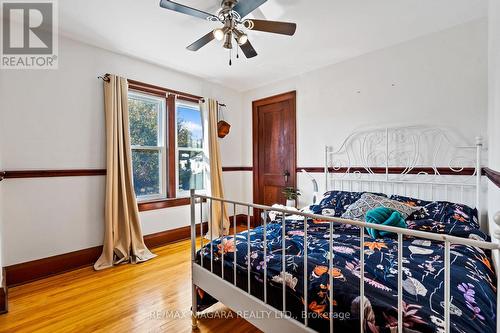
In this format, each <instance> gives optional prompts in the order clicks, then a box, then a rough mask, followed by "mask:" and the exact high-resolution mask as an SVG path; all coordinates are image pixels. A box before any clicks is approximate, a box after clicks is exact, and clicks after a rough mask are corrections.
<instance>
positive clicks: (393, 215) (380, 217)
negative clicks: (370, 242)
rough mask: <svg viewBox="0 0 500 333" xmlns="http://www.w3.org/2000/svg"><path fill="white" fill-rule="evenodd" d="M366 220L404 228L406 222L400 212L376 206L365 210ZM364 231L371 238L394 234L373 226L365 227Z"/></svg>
mask: <svg viewBox="0 0 500 333" xmlns="http://www.w3.org/2000/svg"><path fill="white" fill-rule="evenodd" d="M366 222H368V223H373V224H382V225H387V226H391V227H398V228H403V229H406V222H405V219H404V218H403V216H402V215H401V213H400V212H398V211H396V210H393V209H390V208H386V207H377V208H374V209H371V210H369V211H368V212H366ZM366 231H367V232H368V234H369V235H370V236H372V237H373V238H380V237H387V236H391V235H393V234H394V233H393V232H389V231H383V230H377V229H373V228H366Z"/></svg>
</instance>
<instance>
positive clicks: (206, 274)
mask: <svg viewBox="0 0 500 333" xmlns="http://www.w3.org/2000/svg"><path fill="white" fill-rule="evenodd" d="M205 201H206V204H207V205H208V207H209V209H208V214H209V216H210V218H209V219H208V220H209V221H210V222H209V223H213V220H212V218H211V216H212V212H211V207H212V203H214V202H221V203H223V204H225V205H228V206H229V207H231V206H232V211H233V219H232V222H233V228H234V237H235V235H236V227H237V225H236V216H237V215H238V214H237V211H238V209H240V210H239V211H240V212H244V213H245V215H246V229H247V230H251V225H250V221H251V213H252V210H260V211H263V212H270V211H273V212H278V213H279V214H281V217H282V221H281V223H282V237H283V240H282V249H281V254H282V259H283V261H282V272H281V274H282V282H283V292H282V302H283V303H282V304H283V305H282V310H279V309H276V308H273V307H271V306H270V305H269V304H267V284H268V281H267V267H266V265H264V279H263V281H264V282H263V289H264V297H263V300H260V299H258V298H256V297H255V296H253V295H252V294H251V288H250V286H251V265H250V233H247V242H248V246H247V259H248V262H247V263H246V265H247V270H248V274H247V279H248V281H247V290H243V289H241V288H238V287H237V277H236V270H237V262H236V255H234V261H233V269H234V280H233V283H230V282H228V281H226V280H224V279H223V278H221V277H220V276H219V275H217V274H215V273H214V265H213V248H212V247H213V245H212V243H213V240H214V235H213V234H209V237H210V244H211V245H210V246H211V248H210V265H209V266H210V268H208V267H207V268H205V266H208V265H205V266H204V260H206V259H208V258H203V257H204V256H203V255H201V258H200V263H198V262H197V261H196V253H197V247H196V238H197V235H196V224H197V223H200V224H201V234H202V235H203V232H204V230H203V205H204V202H205ZM197 205H199V207H200V208H199V209H200V210H199V216H198V217H197V214H196V208H197V207H196V206H197ZM286 214H289V215H300V216H303V217H304V272H303V273H304V290H303V293H304V310H303V318H302V319H303V322H301V321H298V320H295V319H293V318H291V317H290V316H288V315H287V312H286V288H287V286H286V281H285V277H286V262H285V260H286V259H285V255H286V246H285V236H286V235H285V215H286ZM308 218H312V219H320V220H321V221H322V222H325V223H327V222H329V228H330V232H329V250H330V258H329V269H330V272H331V270H332V268H333V260H332V257H333V236H334V235H333V230H334V229H333V226H334V223H335V224H339V223H340V224H349V225H351V226H356V227H359V229H360V244H359V245H360V307H359V308H360V311H359V312H360V327H359V330H360V332H365V320H364V319H365V318H363V317H364V311H363V309H364V302H365V300H364V294H365V290H364V285H365V281H364V278H363V277H364V276H365V274H364V272H365V267H364V263H365V260H364V257H365V255H364V248H365V246H364V245H365V244H364V242H365V240H364V232H365V228H366V227H369V228H373V229H377V230H380V231H388V232H391V233H395V234H397V240H398V256H397V264H398V270H397V275H398V283H397V291H398V307H397V313H398V332H401V333H402V332H403V302H402V300H403V289H402V278H403V274H402V272H403V270H402V269H403V236H412V237H417V238H420V239H426V240H433V241H440V242H443V243H444V270H445V273H444V285H445V290H444V296H445V300H444V323H445V328H444V329H445V332H450V305H451V302H450V271H451V267H450V265H451V264H450V245H451V244H456V245H469V246H473V247H478V248H481V249H485V250H491V251H492V252H496V251H498V250H499V249H500V246H499V244H496V243H492V242H486V241H478V240H474V239H469V238H460V237H455V236H450V235H443V234H434V233H429V232H423V231H418V230H411V229H401V228H396V227H391V226H385V225H374V224H368V223H365V222H362V221H355V220H347V219H342V218H336V217H327V216H323V215H315V214H310V213H304V212H297V211H292V210H287V209H281V208H273V207H269V206H263V205H257V204H251V203H244V202H238V201H233V200H227V199H220V198H215V197H210V196H205V195H197V194H195V193H194V191H191V244H192V252H191V259H192V274H193V286H192V288H193V298H192V302H193V304H192V306H193V307H192V313H193V326H196V324H197V319H196V318H197V317H196V316H197V311H196V310H197V294H196V286H198V287H200V288H201V289H203V290H205V291H206V292H208V293H210V294H211V295H212V296H213V297H215V298H216V299H218V300H219V301H221V302H222V303H223V304H225V305H226V306H228V307H229V308H231V309H232V310H234V311H235V312H236V313H240V311H241V313H244V311H269V312H267V313H268V315H269V316H268V317H267V318H266V319H265V320H259V319H258V318H246V319H247V320H248V321H249V322H251V323H252V324H254V325H255V326H256V327H258V328H259V329H261V330H263V331H265V332H273V331H287V330H288V331H289V332H313V330H312V329H311V328H309V327H308V320H307V318H308V312H309V309H308V272H307V260H308V252H307V237H308V230H307V226H308V224H307V219H308ZM197 219H198V221H197ZM266 223H267V222H266V220H264V221H263V224H264V230H266V229H265V228H266ZM210 230H212V228H210ZM234 241H235V244H236V237H235V238H234ZM263 243H264V244H263V245H264V254H263V255H264V262H265V260H266V258H267V255H268V253H267V237H266V232H264V236H263ZM203 246H204V241H203V237H201V248H203ZM223 252H224V251H222V257H221V260H222V262H221V267H222V277H224V260H225V259H224V256H223ZM496 268H497V269H498V267H496ZM329 283H330V286H331V287H330V290H329V295H330V297H329V302H330V304H329V306H330V312H329V315H330V326H329V331H330V332H333V331H334V325H333V320H332V318H333V310H332V309H333V304H332V302H333V283H334V281H333V277H332V274H329ZM499 288H500V283H499V281H498V279H497V290H499ZM499 309H500V306H499V305H498V297H497V316H496V325H497V332H500V326H499V323H500V321H499Z"/></svg>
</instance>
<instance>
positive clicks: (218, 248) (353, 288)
mask: <svg viewBox="0 0 500 333" xmlns="http://www.w3.org/2000/svg"><path fill="white" fill-rule="evenodd" d="M307 223H308V237H307V249H308V261H307V276H308V279H307V287H308V299H307V308H308V318H309V320H308V321H309V326H310V327H311V328H314V329H316V330H317V331H320V332H323V331H324V332H328V331H329V320H330V315H329V312H330V303H332V304H333V309H332V310H333V320H334V327H335V330H336V331H341V332H343V331H346V330H347V329H349V331H354V332H355V331H356V330H359V311H360V309H359V304H360V296H359V295H360V288H359V285H360V276H361V274H360V261H359V258H360V256H359V254H360V248H359V245H360V238H359V237H360V236H359V228H357V227H351V226H348V225H340V224H334V230H333V234H334V236H333V253H332V254H331V253H329V236H330V230H329V223H328V222H326V223H325V222H322V221H319V220H308V221H307ZM408 224H409V225H408V227H409V228H411V229H420V230H425V231H429V232H437V233H449V234H453V235H455V236H459V237H471V238H475V239H484V240H486V239H488V237H487V236H486V235H485V234H483V233H482V232H481V231H479V230H477V229H474V228H470V227H468V226H460V225H458V226H457V225H455V226H449V225H447V224H443V223H438V222H435V221H432V220H415V221H409V223H408ZM285 225H286V227H285V234H286V237H285V245H286V258H285V262H286V273H285V274H283V273H282V254H281V251H282V241H283V240H282V230H281V228H282V224H281V222H280V221H277V223H270V224H268V225H267V227H266V229H265V230H264V228H263V227H258V228H255V229H252V230H250V249H251V250H250V258H248V257H247V244H248V243H247V237H248V234H247V232H242V233H239V234H237V235H236V239H235V238H234V236H227V237H224V238H222V239H217V240H214V241H213V242H212V244H209V245H206V246H205V247H204V248H203V249H202V250H200V251H199V252H198V255H197V260H198V263H199V262H200V259H201V258H200V256H201V255H203V257H204V267H205V268H207V269H210V256H211V249H212V255H213V265H214V266H213V267H214V273H215V274H218V275H219V276H221V271H222V270H221V264H222V254H224V256H223V257H224V278H225V279H226V280H227V281H229V282H231V283H233V282H234V281H233V279H234V278H233V276H234V274H233V273H234V272H233V260H234V255H236V262H237V266H236V267H237V269H236V270H237V272H236V273H237V278H236V280H237V281H236V284H237V286H238V287H239V288H241V289H243V290H245V291H247V290H248V283H247V272H248V271H247V264H248V261H247V260H250V266H251V279H250V292H251V294H252V295H254V296H256V297H258V298H260V299H261V300H263V299H264V297H263V290H264V288H263V281H264V267H266V268H267V277H266V279H267V283H268V286H267V302H268V303H269V304H270V305H272V306H274V307H275V308H277V309H282V305H281V304H282V283H283V281H284V282H285V284H286V289H287V292H286V310H287V311H289V314H290V315H291V316H293V317H294V318H296V319H297V320H299V321H303V317H304V314H303V312H302V311H303V309H304V293H303V290H304V278H303V275H304V274H303V269H304V256H303V253H304V232H303V230H304V221H302V220H288V219H287V220H286V224H285ZM264 231H265V232H266V237H267V256H266V258H265V259H264V251H263V250H264V247H263V246H264V243H263V233H264ZM364 241H365V243H364V246H365V248H364V249H363V250H364V255H365V277H364V281H365V302H364V318H365V323H364V326H365V331H367V332H397V317H398V316H397V283H398V282H397V272H398V267H397V256H398V254H397V248H398V246H397V240H396V239H395V238H383V239H373V238H371V237H370V236H368V235H365V240H364ZM330 258H332V259H333V269H332V270H330V269H329V260H330ZM450 258H451V281H450V283H451V285H450V289H451V307H450V320H451V324H450V327H451V331H452V332H461V333H472V332H481V333H483V332H495V331H496V328H495V322H496V288H495V286H496V276H495V273H494V271H493V270H494V269H493V266H492V263H491V260H490V254H489V253H486V252H484V251H483V250H481V249H479V248H475V247H471V246H464V245H453V244H452V245H451V251H450ZM402 271H403V279H402V284H403V318H404V323H403V325H404V328H405V332H444V283H443V279H444V244H443V243H442V242H437V241H430V240H423V239H415V238H410V237H408V238H404V244H403V267H402ZM330 275H332V277H333V286H330V283H329V281H330ZM330 288H333V300H330V299H329V290H330ZM215 302H216V300H215V299H213V298H212V297H211V296H210V295H208V294H206V293H204V292H203V291H202V290H201V289H199V290H198V310H200V311H202V310H204V309H206V308H207V307H209V306H210V305H212V304H214V303H215Z"/></svg>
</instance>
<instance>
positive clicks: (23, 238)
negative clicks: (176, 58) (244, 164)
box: [0, 38, 242, 266]
mask: <svg viewBox="0 0 500 333" xmlns="http://www.w3.org/2000/svg"><path fill="white" fill-rule="evenodd" d="M59 45H60V47H59V48H60V54H59V69H58V70H54V71H47V70H38V71H20V70H11V71H6V70H2V71H0V108H1V110H0V111H1V112H0V151H2V162H3V163H2V169H1V170H16V169H72V168H75V169H78V168H97V169H101V168H105V167H106V163H105V130H104V111H103V92H102V90H103V89H102V82H101V81H100V80H98V79H97V76H98V75H102V74H104V73H116V74H120V75H123V76H125V77H128V78H132V79H136V80H139V81H143V82H147V83H151V84H156V85H160V86H164V87H168V88H171V89H175V90H180V91H185V92H189V93H192V94H196V95H200V96H207V97H213V98H217V99H218V100H220V101H222V102H224V103H226V104H227V105H228V108H229V110H230V111H229V112H227V113H226V114H225V116H226V120H227V121H228V122H229V123H231V124H232V125H233V127H232V132H231V133H230V135H229V136H228V137H226V138H225V139H224V140H221V151H222V156H223V157H222V158H223V165H225V166H234V165H240V164H241V150H240V147H241V140H240V136H239V133H241V131H242V128H241V126H240V123H241V122H240V115H241V96H240V94H238V93H237V92H235V91H233V90H231V89H227V88H223V87H221V86H217V85H214V84H211V83H207V82H206V81H204V80H202V79H200V78H197V77H194V76H190V75H187V74H183V73H179V72H176V71H173V70H167V69H165V68H161V67H158V66H155V65H151V64H148V63H145V62H142V61H139V60H136V59H133V58H130V57H127V56H123V55H118V54H115V53H111V52H108V51H105V50H103V49H99V48H95V47H92V46H89V45H86V44H82V43H79V42H76V41H73V40H69V39H66V38H61V39H60V44H59ZM166 56H167V55H166ZM104 180H105V177H102V176H96V177H74V178H72V177H68V178H38V179H11V180H10V179H9V180H4V181H3V182H2V184H1V185H0V187H1V191H2V192H3V210H0V220H3V233H4V234H3V243H4V244H3V245H4V250H5V253H4V262H3V265H4V266H6V265H12V264H15V263H19V262H24V261H29V260H34V259H38V258H43V257H48V256H52V255H57V254H61V253H66V252H70V251H75V250H80V249H83V248H88V247H92V246H96V245H99V244H102V239H103V215H104V208H103V206H104V186H105V184H104ZM225 180H226V183H228V184H231V183H232V184H239V183H241V173H230V174H229V173H228V174H227V175H225ZM226 191H227V193H228V196H230V197H233V198H239V197H240V196H241V193H242V190H241V188H240V187H238V186H236V187H234V188H228V189H227V190H226ZM141 219H142V226H143V231H144V234H151V233H155V232H158V231H163V230H168V229H173V228H177V227H180V226H185V225H188V224H189V207H188V206H184V207H177V208H171V209H163V210H157V211H150V212H143V213H141Z"/></svg>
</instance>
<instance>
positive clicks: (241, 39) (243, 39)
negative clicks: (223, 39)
mask: <svg viewBox="0 0 500 333" xmlns="http://www.w3.org/2000/svg"><path fill="white" fill-rule="evenodd" d="M233 32H234V35H235V36H236V41H237V42H238V44H239V45H243V44H245V43H246V42H248V36H247V35H246V34H245V33H243V32H242V31H240V30H237V29H234V31H233Z"/></svg>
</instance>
